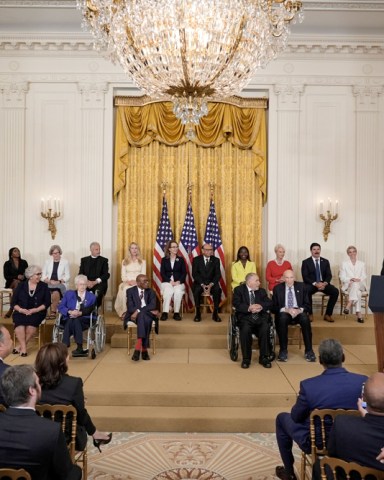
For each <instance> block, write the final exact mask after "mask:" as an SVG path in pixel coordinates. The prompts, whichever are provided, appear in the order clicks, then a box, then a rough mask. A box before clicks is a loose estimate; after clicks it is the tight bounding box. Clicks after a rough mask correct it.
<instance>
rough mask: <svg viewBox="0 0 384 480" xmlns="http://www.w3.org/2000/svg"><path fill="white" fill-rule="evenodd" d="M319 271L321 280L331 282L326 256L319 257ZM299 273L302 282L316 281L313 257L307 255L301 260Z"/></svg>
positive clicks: (311, 282)
mask: <svg viewBox="0 0 384 480" xmlns="http://www.w3.org/2000/svg"><path fill="white" fill-rule="evenodd" d="M319 263H320V272H321V278H322V281H323V282H327V283H331V280H332V272H331V267H330V265H329V261H328V260H327V259H326V258H323V257H320V262H319ZM301 275H302V277H303V282H304V283H309V284H311V285H312V284H313V283H314V282H316V269H315V264H314V262H313V258H312V257H309V258H306V259H305V260H303V263H302V264H301Z"/></svg>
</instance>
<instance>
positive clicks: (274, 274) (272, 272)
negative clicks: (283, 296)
mask: <svg viewBox="0 0 384 480" xmlns="http://www.w3.org/2000/svg"><path fill="white" fill-rule="evenodd" d="M275 254H276V258H274V259H273V260H270V261H269V262H268V263H267V269H266V272H265V278H266V279H267V282H268V290H269V291H270V292H272V290H273V289H274V288H275V287H276V285H278V284H279V283H282V282H284V280H283V273H284V272H285V271H286V270H292V265H291V264H290V262H288V260H285V259H284V257H285V248H284V246H283V245H281V243H278V244H277V245H276V246H275Z"/></svg>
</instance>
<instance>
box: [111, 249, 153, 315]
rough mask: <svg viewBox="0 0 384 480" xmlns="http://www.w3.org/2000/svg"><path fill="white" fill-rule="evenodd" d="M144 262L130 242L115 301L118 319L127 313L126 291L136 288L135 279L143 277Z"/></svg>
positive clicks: (144, 271)
mask: <svg viewBox="0 0 384 480" xmlns="http://www.w3.org/2000/svg"><path fill="white" fill-rule="evenodd" d="M145 273H146V265H145V260H143V257H142V255H141V251H140V247H139V245H138V244H137V243H135V242H132V243H131V244H130V245H129V247H128V251H127V255H126V257H125V258H124V260H123V263H122V265H121V281H122V283H120V285H119V289H118V292H117V295H116V300H115V310H116V312H117V314H118V315H119V317H120V318H122V317H123V316H124V315H125V312H126V311H127V290H128V288H132V287H135V286H136V277H137V276H138V275H140V274H142V275H145Z"/></svg>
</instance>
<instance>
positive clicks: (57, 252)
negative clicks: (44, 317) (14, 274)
mask: <svg viewBox="0 0 384 480" xmlns="http://www.w3.org/2000/svg"><path fill="white" fill-rule="evenodd" d="M62 253H63V251H62V250H61V247H60V246H59V245H52V246H51V248H50V249H49V255H50V256H51V257H52V258H49V259H48V260H46V262H45V264H44V267H43V275H42V280H43V282H45V283H46V284H47V285H48V288H49V291H50V292H51V315H50V317H51V318H55V317H56V314H57V306H58V304H59V302H60V299H61V298H63V295H64V293H65V291H66V290H67V288H68V282H69V279H70V276H71V274H70V272H69V262H68V260H66V259H65V258H62V257H61V255H62Z"/></svg>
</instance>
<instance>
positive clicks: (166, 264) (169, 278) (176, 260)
mask: <svg viewBox="0 0 384 480" xmlns="http://www.w3.org/2000/svg"><path fill="white" fill-rule="evenodd" d="M178 250H179V245H178V244H177V242H175V241H174V240H170V241H169V242H167V244H166V245H165V249H164V257H163V258H162V259H161V267H160V273H161V279H162V283H161V295H162V296H163V312H162V314H161V317H160V320H167V319H168V313H169V305H170V303H171V300H172V298H173V302H174V305H173V306H174V313H173V318H174V320H181V315H180V308H181V302H182V301H183V296H184V293H185V285H184V284H185V279H186V276H187V267H186V266H185V262H184V258H183V257H180V255H177V252H178Z"/></svg>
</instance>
